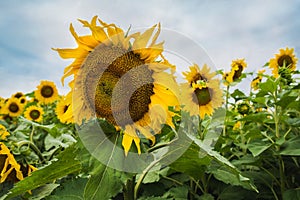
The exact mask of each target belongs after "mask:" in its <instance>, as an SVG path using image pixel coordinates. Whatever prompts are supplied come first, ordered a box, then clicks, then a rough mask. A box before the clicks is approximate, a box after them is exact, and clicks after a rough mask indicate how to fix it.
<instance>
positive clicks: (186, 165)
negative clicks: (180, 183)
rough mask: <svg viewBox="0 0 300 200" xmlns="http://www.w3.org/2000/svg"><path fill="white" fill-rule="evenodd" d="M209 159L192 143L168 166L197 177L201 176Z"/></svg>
mask: <svg viewBox="0 0 300 200" xmlns="http://www.w3.org/2000/svg"><path fill="white" fill-rule="evenodd" d="M210 161H211V158H210V157H208V156H207V154H206V153H204V152H203V151H202V150H201V149H200V147H199V146H198V145H196V144H195V143H192V144H191V146H190V147H189V148H188V150H187V151H186V152H184V154H183V155H182V156H180V158H179V159H178V160H176V161H175V162H173V163H172V164H171V165H170V167H171V168H173V169H174V170H176V171H179V172H183V173H186V174H188V175H190V176H192V177H194V178H195V179H199V178H200V177H201V176H203V173H204V172H205V170H206V168H207V165H209V164H210Z"/></svg>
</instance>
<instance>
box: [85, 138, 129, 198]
mask: <svg viewBox="0 0 300 200" xmlns="http://www.w3.org/2000/svg"><path fill="white" fill-rule="evenodd" d="M117 141H118V135H116V137H115V141H114V146H115V147H116V143H117ZM116 148H117V147H116ZM114 154H115V152H114V149H112V152H111V153H110V155H111V158H110V159H109V160H108V161H107V164H106V165H104V164H102V163H101V162H100V161H98V160H96V159H93V160H92V161H93V166H94V169H92V171H91V177H90V178H89V180H88V182H87V184H86V187H85V190H84V199H87V200H89V199H91V200H93V199H110V198H112V197H114V196H116V195H117V194H118V193H119V192H121V191H122V189H123V185H124V182H125V181H124V178H123V177H124V176H123V173H124V172H120V171H117V170H115V169H112V168H110V167H108V165H109V164H110V162H111V161H112V157H113V156H114Z"/></svg>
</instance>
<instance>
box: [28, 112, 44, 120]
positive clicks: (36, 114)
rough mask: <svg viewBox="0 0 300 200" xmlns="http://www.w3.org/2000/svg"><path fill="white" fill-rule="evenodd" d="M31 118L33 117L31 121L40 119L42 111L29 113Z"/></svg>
mask: <svg viewBox="0 0 300 200" xmlns="http://www.w3.org/2000/svg"><path fill="white" fill-rule="evenodd" d="M29 116H30V117H31V119H34V120H36V119H38V118H39V117H40V116H41V113H40V111H38V110H32V111H31V112H30V113H29Z"/></svg>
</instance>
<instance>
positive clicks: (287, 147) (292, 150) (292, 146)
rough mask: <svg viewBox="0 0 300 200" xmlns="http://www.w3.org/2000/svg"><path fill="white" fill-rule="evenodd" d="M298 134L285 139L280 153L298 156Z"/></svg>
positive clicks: (299, 153) (299, 154) (299, 151)
mask: <svg viewBox="0 0 300 200" xmlns="http://www.w3.org/2000/svg"><path fill="white" fill-rule="evenodd" d="M299 147H300V136H297V137H294V138H291V139H290V140H287V141H286V142H285V143H283V145H282V148H283V149H282V150H281V152H280V154H281V155H287V156H300V148H299Z"/></svg>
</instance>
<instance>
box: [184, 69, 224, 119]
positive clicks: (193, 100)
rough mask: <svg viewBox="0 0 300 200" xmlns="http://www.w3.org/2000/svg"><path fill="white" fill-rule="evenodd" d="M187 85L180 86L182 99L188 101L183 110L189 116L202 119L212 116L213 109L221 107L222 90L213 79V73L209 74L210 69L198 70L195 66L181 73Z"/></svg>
mask: <svg viewBox="0 0 300 200" xmlns="http://www.w3.org/2000/svg"><path fill="white" fill-rule="evenodd" d="M183 75H184V76H185V79H186V80H187V81H188V83H185V84H182V98H183V99H188V100H189V101H188V102H186V105H185V107H184V110H186V111H189V112H190V114H191V115H200V118H201V119H203V118H204V117H205V115H208V116H210V115H212V114H213V112H214V109H215V108H218V107H220V106H221V105H222V102H223V100H222V90H221V89H220V82H219V80H218V79H215V78H214V77H215V75H216V74H215V73H213V72H210V68H209V67H208V66H207V65H204V66H203V68H202V69H201V70H200V69H199V66H198V65H197V64H194V65H193V66H191V67H190V71H189V72H183Z"/></svg>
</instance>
